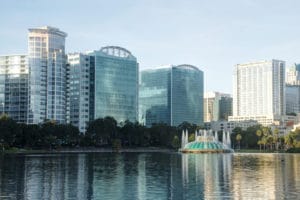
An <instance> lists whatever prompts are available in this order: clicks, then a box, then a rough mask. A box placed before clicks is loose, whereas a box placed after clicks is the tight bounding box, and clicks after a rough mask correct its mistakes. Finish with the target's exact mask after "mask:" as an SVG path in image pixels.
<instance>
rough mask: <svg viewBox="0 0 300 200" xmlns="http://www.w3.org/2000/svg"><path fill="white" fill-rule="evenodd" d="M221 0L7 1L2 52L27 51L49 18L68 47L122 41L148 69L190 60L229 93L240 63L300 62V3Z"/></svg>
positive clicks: (210, 86) (209, 84)
mask: <svg viewBox="0 0 300 200" xmlns="http://www.w3.org/2000/svg"><path fill="white" fill-rule="evenodd" d="M216 2H217V3H218V6H215V5H216ZM216 2H215V1H214V2H204V1H189V2H180V1H172V4H171V3H169V2H166V1H164V2H155V3H153V2H152V1H122V2H118V1H112V2H105V1H100V2H98V1H97V2H96V1H88V2H83V1H73V2H72V4H70V3H69V2H60V1H33V0H32V1H26V2H16V1H14V0H12V1H7V2H2V3H1V8H0V10H1V16H2V18H4V17H5V18H7V19H9V20H7V21H4V20H3V21H1V22H0V24H1V27H2V30H1V33H0V37H1V38H2V39H1V44H2V45H1V47H0V55H7V54H24V53H26V51H27V42H26V35H27V33H28V28H32V27H40V26H45V25H49V26H54V27H57V28H59V29H61V30H64V31H65V32H66V33H68V34H69V35H68V38H67V40H66V53H72V52H84V51H87V50H94V49H100V47H102V46H107V45H116V46H122V47H125V48H127V49H130V50H131V51H132V52H133V53H134V54H135V55H136V57H137V58H139V60H138V62H139V63H140V68H141V70H143V69H148V68H151V67H153V66H159V65H164V64H170V63H173V64H181V63H190V64H193V65H196V66H198V67H199V69H200V70H202V71H204V72H205V86H204V88H205V89H204V90H205V91H222V92H226V93H232V72H233V68H234V66H235V65H236V64H238V63H244V62H251V61H255V60H270V59H273V58H275V59H280V60H285V61H286V66H287V67H289V66H291V65H292V64H293V63H295V62H296V63H297V62H299V56H298V55H297V52H299V51H300V47H298V45H297V43H298V42H300V39H299V38H298V35H299V32H300V29H299V28H298V27H297V22H298V20H297V19H299V14H298V13H297V10H296V9H297V7H298V6H297V5H299V4H300V3H299V2H296V1H288V2H280V1H264V2H259V1H243V2H236V1H229V2H228V1H226V2H222V1H216ZM89 5H93V6H89ZM84 8H86V9H84ZM54 11H55V12H54ZM91 13H93V14H91ZM157 21H159V22H160V23H157ZM78 41H79V42H78ZM224 77H225V78H224ZM216 80H223V81H222V82H221V81H216Z"/></svg>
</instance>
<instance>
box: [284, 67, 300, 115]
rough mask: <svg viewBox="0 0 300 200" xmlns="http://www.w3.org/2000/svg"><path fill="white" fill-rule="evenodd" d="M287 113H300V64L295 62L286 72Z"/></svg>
mask: <svg viewBox="0 0 300 200" xmlns="http://www.w3.org/2000/svg"><path fill="white" fill-rule="evenodd" d="M285 98H286V114H287V115H291V114H293V115H294V114H297V113H300V64H294V65H293V66H292V67H290V68H288V69H287V73H286V87H285Z"/></svg>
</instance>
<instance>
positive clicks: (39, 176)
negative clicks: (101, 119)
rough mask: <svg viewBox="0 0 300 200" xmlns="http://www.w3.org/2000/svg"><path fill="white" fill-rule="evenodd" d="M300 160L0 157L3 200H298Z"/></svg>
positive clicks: (155, 155) (268, 156) (283, 156)
mask: <svg viewBox="0 0 300 200" xmlns="http://www.w3.org/2000/svg"><path fill="white" fill-rule="evenodd" d="M299 192H300V155H297V154H178V153H173V154H169V153H123V154H114V153H90V154H56V155H26V156H20V155H6V156H0V199H130V200H131V199H300V194H299Z"/></svg>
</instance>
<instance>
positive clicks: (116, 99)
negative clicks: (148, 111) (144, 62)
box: [88, 46, 139, 122]
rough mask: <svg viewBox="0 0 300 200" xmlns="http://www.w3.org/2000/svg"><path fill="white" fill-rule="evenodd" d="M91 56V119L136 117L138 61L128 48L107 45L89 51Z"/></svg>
mask: <svg viewBox="0 0 300 200" xmlns="http://www.w3.org/2000/svg"><path fill="white" fill-rule="evenodd" d="M88 55H89V56H92V57H94V59H95V67H94V75H93V78H94V80H93V81H94V90H93V91H92V95H93V96H94V102H93V106H94V113H93V115H94V119H97V118H104V117H107V116H111V117H114V118H115V119H116V120H117V121H118V122H122V121H123V122H124V121H126V120H129V121H131V122H135V121H137V120H138V119H137V117H138V80H139V78H138V77H139V73H138V72H139V64H138V62H137V59H136V58H135V57H134V56H133V55H132V54H131V52H130V51H128V50H127V49H124V48H122V47H117V46H107V47H103V48H101V49H100V50H98V51H93V52H89V53H88Z"/></svg>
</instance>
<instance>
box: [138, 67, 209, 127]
mask: <svg viewBox="0 0 300 200" xmlns="http://www.w3.org/2000/svg"><path fill="white" fill-rule="evenodd" d="M139 110H140V113H139V120H140V122H141V123H142V124H145V125H146V126H151V125H152V124H154V123H161V122H162V123H166V124H168V125H171V126H178V125H179V124H181V123H182V122H185V121H186V122H189V123H193V124H197V125H202V124H203V72H202V71H200V70H199V69H198V68H196V67H194V66H192V65H178V66H167V67H164V68H159V69H151V70H144V71H142V72H141V80H140V109H139Z"/></svg>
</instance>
